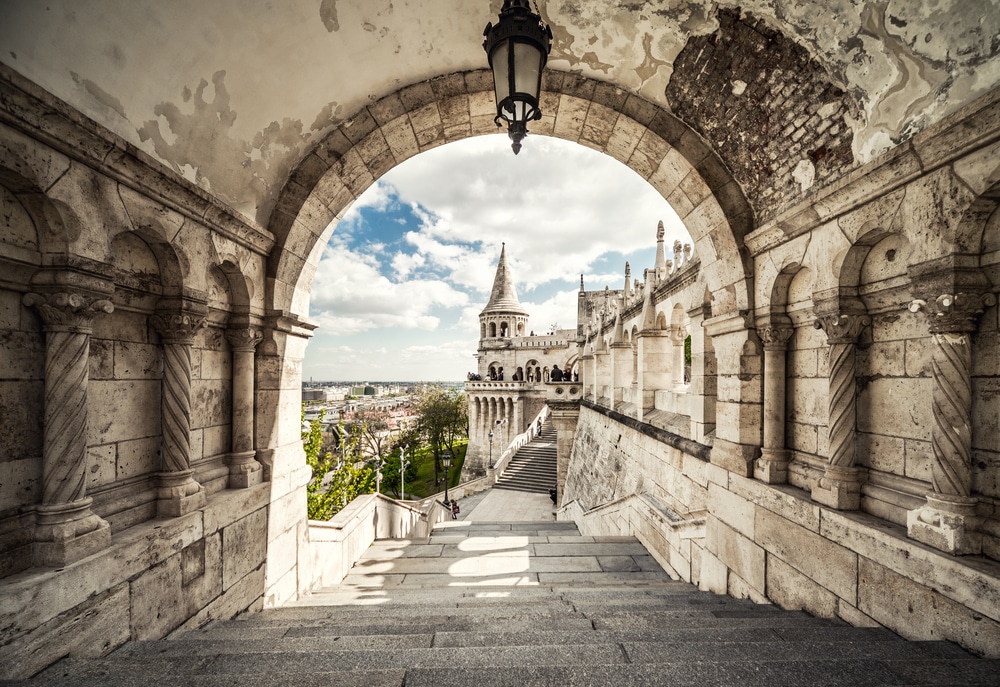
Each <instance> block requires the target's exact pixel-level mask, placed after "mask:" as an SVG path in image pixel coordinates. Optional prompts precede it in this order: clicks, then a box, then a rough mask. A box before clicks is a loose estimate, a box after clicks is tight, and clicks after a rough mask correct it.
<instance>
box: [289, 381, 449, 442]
mask: <svg viewBox="0 0 1000 687" xmlns="http://www.w3.org/2000/svg"><path fill="white" fill-rule="evenodd" d="M428 384H434V385H437V386H441V387H443V388H446V389H462V388H464V387H465V382H411V381H405V382H403V381H400V382H396V381H393V382H355V381H331V382H316V381H313V380H312V379H310V380H309V381H308V382H303V383H302V402H303V403H304V404H305V418H304V420H305V422H307V423H308V422H310V421H311V420H314V419H316V418H318V417H319V416H320V414H321V413H323V415H324V420H323V430H324V432H335V429H336V426H337V424H338V423H340V422H342V421H343V422H350V421H352V420H353V419H354V418H355V417H356V415H357V414H358V413H370V412H372V411H377V412H378V413H379V414H382V415H383V416H384V418H385V420H386V421H387V424H388V432H389V433H392V432H395V431H399V430H401V429H403V428H404V427H405V426H406V425H407V424H408V423H409V422H410V421H411V420H412V418H413V417H414V414H415V408H414V396H415V395H416V394H417V392H418V391H419V390H420V388H421V387H424V386H427V385H428ZM324 411H325V412H324Z"/></svg>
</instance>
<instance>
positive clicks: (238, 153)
mask: <svg viewBox="0 0 1000 687" xmlns="http://www.w3.org/2000/svg"><path fill="white" fill-rule="evenodd" d="M501 4H502V0H479V1H476V2H472V1H470V0H170V2H152V1H150V0H87V1H86V2H79V1H78V0H4V2H2V3H0V62H3V63H4V64H5V65H7V66H8V67H9V68H11V69H13V70H14V71H16V72H18V73H20V74H21V75H23V76H25V77H27V78H28V79H30V80H31V81H33V82H35V83H36V84H38V85H39V86H41V87H42V88H44V89H45V90H47V91H49V92H51V93H52V94H54V95H56V96H57V97H59V98H61V99H62V100H64V101H66V102H67V103H69V104H70V105H72V106H73V107H75V108H76V109H78V110H79V111H81V112H82V113H84V114H85V115H86V116H88V117H90V118H92V119H94V120H96V121H97V122H98V123H100V124H102V125H103V126H105V127H107V128H109V129H110V130H112V131H114V132H115V133H117V134H118V135H120V136H121V137H123V138H124V139H125V140H126V141H128V142H130V143H132V144H134V145H136V146H138V147H139V148H141V149H142V150H143V151H145V152H146V153H149V154H150V155H152V156H153V157H154V158H156V159H158V160H159V161H161V162H162V163H164V164H166V165H167V166H169V167H171V168H172V169H174V170H175V171H176V172H178V173H179V174H182V175H183V176H185V177H186V178H188V179H189V180H192V181H194V182H196V183H197V184H199V185H200V186H202V187H203V188H205V189H207V190H209V191H211V192H212V193H213V194H214V195H216V196H217V197H218V198H220V199H221V200H222V201H224V202H226V203H228V204H229V205H230V206H232V207H233V208H234V209H236V210H237V211H239V212H241V213H243V214H244V215H245V216H247V217H248V218H250V219H253V220H256V221H258V222H260V223H261V224H264V225H266V224H267V223H268V218H269V215H270V213H271V210H272V208H273V207H274V204H275V202H276V199H277V198H278V197H279V194H280V192H281V188H282V186H283V185H284V183H285V181H286V180H287V178H288V175H289V173H290V171H291V170H292V169H294V168H295V167H296V166H297V165H298V163H299V161H300V160H302V159H303V158H304V156H305V155H306V154H307V153H308V151H309V150H310V148H311V147H312V146H314V145H315V144H316V143H317V142H318V141H320V140H321V139H322V138H323V137H324V136H326V135H327V134H329V133H330V132H331V131H333V130H334V129H335V128H337V127H340V126H341V125H344V124H345V123H349V120H350V118H351V116H352V115H353V114H354V113H356V112H358V111H359V110H360V109H361V108H363V107H364V106H366V105H368V104H370V103H372V102H374V101H376V100H377V99H379V98H382V97H384V96H386V95H387V94H390V93H393V92H396V91H398V90H399V89H401V88H403V87H405V86H408V85H411V84H414V83H418V82H421V81H424V80H426V79H430V78H433V77H436V76H441V75H446V74H452V73H455V72H462V71H466V70H475V69H481V68H483V67H485V66H486V57H485V54H484V53H483V50H482V45H481V43H482V31H483V28H484V27H485V25H486V23H487V22H488V21H491V20H495V17H496V15H497V13H498V12H499V9H500V5H501ZM538 5H539V10H540V12H541V14H542V16H543V18H544V19H545V20H546V21H547V22H548V23H549V24H550V25H551V27H552V30H553V34H554V42H553V49H552V55H551V57H550V62H549V67H550V68H551V69H553V70H559V71H565V72H572V73H578V74H581V75H583V76H585V77H588V78H590V79H595V80H598V81H605V82H609V83H611V84H613V85H615V86H616V87H618V88H620V89H623V90H624V91H626V92H631V93H634V94H638V95H641V96H642V97H643V98H645V99H647V100H649V101H650V102H652V103H654V104H657V105H660V106H662V107H665V108H668V109H670V110H671V111H673V112H674V113H675V114H676V115H677V116H678V117H679V118H680V119H682V120H684V121H685V122H686V123H687V124H688V125H690V126H691V127H693V128H694V129H695V130H697V131H698V132H699V133H700V134H701V135H702V136H704V137H705V138H706V140H708V141H709V142H710V143H711V144H712V145H713V146H714V147H715V148H716V149H717V150H718V151H719V152H720V155H722V157H723V159H724V160H725V161H726V163H727V164H729V165H730V166H731V167H734V168H739V169H737V172H736V178H737V179H738V180H739V181H740V182H741V183H742V184H744V185H745V186H746V185H751V186H752V185H753V184H754V183H755V182H754V179H755V175H758V176H759V175H760V174H761V171H760V167H761V164H762V163H761V161H762V160H765V159H767V158H768V157H770V155H771V153H770V152H769V150H770V149H769V148H768V146H769V145H772V146H773V141H774V140H780V137H781V135H782V134H781V132H782V130H783V129H784V130H786V131H793V129H787V124H791V123H794V122H795V121H796V120H797V118H798V117H799V115H800V114H807V115H808V114H815V112H813V113H809V112H807V109H808V106H809V104H810V102H811V101H816V102H821V103H826V106H825V107H823V108H820V107H819V105H817V107H816V108H815V109H816V110H822V111H821V112H819V114H821V115H822V116H823V118H825V119H827V120H831V122H830V123H828V124H825V125H824V124H823V123H820V124H819V125H818V126H817V127H816V128H817V129H818V128H820V127H822V131H819V132H814V133H815V134H816V135H815V136H813V138H812V139H809V140H808V142H809V145H808V146H806V147H807V148H808V150H804V152H803V154H806V153H808V155H811V156H812V159H813V161H814V162H815V163H816V165H817V167H821V166H822V164H826V165H827V166H828V167H831V168H832V167H833V166H850V165H852V164H857V163H860V162H864V161H867V160H868V159H871V158H872V157H873V156H875V155H877V154H878V153H880V152H882V151H884V150H886V149H887V148H889V147H892V146H893V145H896V144H898V143H899V142H901V141H903V140H906V139H907V138H909V137H911V136H913V135H914V134H915V133H917V132H919V131H920V130H921V129H923V128H925V127H926V126H927V125H929V124H931V123H933V122H935V121H937V120H939V119H940V118H942V117H943V116H945V115H947V114H949V113H950V112H953V111H955V110H956V109H958V108H960V107H961V106H962V105H963V104H965V103H968V102H969V101H971V100H973V99H974V98H975V97H977V96H978V95H981V94H983V93H985V92H986V91H988V90H990V89H992V88H993V87H995V86H996V85H997V84H998V83H1000V56H998V52H1000V4H998V3H996V2H991V1H989V0H987V1H984V0H903V1H900V0H884V1H882V2H877V3H876V2H852V1H851V0H748V1H747V2H743V3H739V4H736V3H731V2H720V3H712V2H703V1H700V0H697V1H693V2H685V1H684V0H652V1H648V2H628V1H626V0H617V1H609V0H572V1H569V0H538ZM720 90H721V91H722V92H723V93H724V95H725V96H726V98H725V99H720V98H719V97H716V96H718V93H719V91H720ZM713 98H714V100H713ZM734 98H737V99H741V100H734ZM817 99H818V100H817ZM720 108H721V109H720ZM780 108H784V110H783V111H782V112H780V113H779V112H778V109H780ZM778 114H781V115H782V116H781V117H779V116H777V115H778ZM803 121H805V120H803ZM831 130H832V132H833V133H832V135H824V132H826V133H829V132H830V131H831ZM786 135H788V134H786ZM793 143H794V142H790V143H789V146H791V145H792V144H793ZM754 146H756V149H755V150H757V152H756V153H754V154H745V151H744V149H746V150H750V149H751V148H753V147H754ZM754 155H756V156H757V157H754ZM758 158H759V159H758ZM771 159H772V160H773V158H771ZM824 160H825V163H824V162H823V161H824ZM792 163H794V160H789V161H788V164H787V165H786V167H789V168H787V169H786V168H785V167H781V166H780V165H777V166H776V165H772V166H771V167H770V168H768V169H767V170H765V171H766V172H767V174H772V175H773V174H774V173H775V172H776V171H781V172H782V173H784V174H787V175H791V174H792V173H793V172H794V170H793V169H791V168H790V165H791V164H792ZM749 195H750V197H751V199H753V200H755V201H759V202H760V203H763V204H766V203H767V202H768V201H767V199H766V198H759V199H758V198H755V197H754V194H753V193H752V192H751V193H750V194H749Z"/></svg>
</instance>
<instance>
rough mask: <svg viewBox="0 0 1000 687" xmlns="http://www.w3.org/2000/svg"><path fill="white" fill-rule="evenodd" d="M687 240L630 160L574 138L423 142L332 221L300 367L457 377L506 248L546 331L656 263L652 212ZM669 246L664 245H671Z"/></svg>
mask: <svg viewBox="0 0 1000 687" xmlns="http://www.w3.org/2000/svg"><path fill="white" fill-rule="evenodd" d="M660 220H663V223H664V225H665V227H666V243H667V252H668V254H669V252H670V251H671V246H672V244H673V241H674V239H680V240H681V241H685V242H687V241H690V239H689V238H688V236H687V233H686V231H685V229H684V226H683V225H682V224H681V223H680V221H679V220H678V219H677V216H676V215H675V214H674V212H673V210H672V209H671V208H670V206H669V205H668V204H667V202H666V201H665V200H663V198H662V197H661V196H660V195H659V194H658V193H657V192H656V191H654V190H653V188H652V187H651V186H650V185H649V184H648V183H646V182H645V181H644V180H643V179H641V178H640V177H639V176H638V175H636V174H635V173H634V172H633V171H632V170H630V169H629V168H628V167H626V166H624V165H622V164H621V163H619V162H617V161H616V160H613V159H612V158H610V157H608V156H606V155H603V154H601V153H598V152H596V151H593V150H590V149H589V148H585V147H583V146H580V145H577V144H575V143H569V142H566V141H563V140H560V139H555V138H547V137H543V136H529V137H528V139H526V141H525V143H524V148H523V149H522V150H521V153H520V155H518V156H516V157H515V156H514V155H513V153H512V152H511V150H510V141H509V139H508V138H507V136H506V135H503V134H497V135H494V136H480V137H477V138H470V139H465V140H463V141H459V142H456V143H451V144H448V145H445V146H441V147H439V148H435V149H433V150H430V151H427V152H425V153H421V154H420V155H417V156H415V157H413V158H410V159H409V160H407V161H406V162H404V163H402V164H401V165H399V166H397V167H396V168H394V169H393V170H391V171H390V172H389V173H388V174H386V175H385V176H384V177H382V178H381V179H380V180H379V181H378V182H376V183H375V184H374V185H373V186H372V187H371V188H369V189H368V191H366V192H365V193H364V194H363V195H362V196H361V197H360V198H359V199H358V200H357V202H355V204H354V205H353V206H352V207H351V208H350V209H349V211H348V213H347V214H346V216H345V217H344V219H343V220H341V221H340V223H339V224H337V225H336V227H334V229H333V231H332V233H330V234H329V240H328V245H327V247H326V250H325V252H324V255H323V259H322V261H321V263H320V266H319V269H318V270H317V273H316V278H315V280H314V281H313V286H312V300H311V304H310V315H311V317H312V318H313V319H315V320H316V321H318V322H319V325H320V328H319V329H318V330H317V331H316V333H315V335H314V336H313V338H312V340H311V341H310V343H309V346H308V348H307V350H306V357H305V361H304V362H303V378H304V379H306V380H308V379H313V380H314V381H339V380H344V381H346V380H353V381H370V382H377V381H460V380H464V379H465V374H466V372H468V371H470V370H475V369H476V361H475V358H473V354H474V353H475V352H476V344H477V341H478V338H479V313H480V311H481V310H482V309H483V307H485V305H486V303H487V301H488V300H489V293H490V288H491V287H492V285H493V277H494V275H495V272H496V264H497V259H498V258H499V256H500V247H501V243H503V242H506V244H507V259H508V262H509V264H510V268H511V272H512V275H513V277H514V280H515V287H516V289H517V295H518V298H519V299H520V301H521V304H522V305H523V306H524V308H525V309H526V310H527V311H528V312H529V313H530V315H531V319H530V320H529V322H528V327H529V328H530V329H533V330H534V331H535V332H537V333H539V334H541V333H543V332H546V331H548V330H549V328H550V326H551V325H552V324H558V325H559V326H560V327H562V328H568V327H575V326H576V294H577V291H578V289H579V285H580V275H581V274H583V277H584V283H585V285H586V288H587V289H588V290H593V289H603V288H604V286H605V285H609V286H611V287H612V288H621V286H622V284H623V282H624V272H625V261H626V260H628V261H629V262H630V263H631V265H632V274H633V275H634V276H639V277H641V276H642V270H643V269H644V268H646V267H652V265H653V260H654V256H655V253H656V225H657V222H658V221H660ZM668 257H669V255H668Z"/></svg>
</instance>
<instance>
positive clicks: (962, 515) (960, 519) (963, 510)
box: [906, 293, 996, 554]
mask: <svg viewBox="0 0 1000 687" xmlns="http://www.w3.org/2000/svg"><path fill="white" fill-rule="evenodd" d="M994 303H996V299H995V298H994V296H993V295H992V294H975V293H958V294H955V295H944V296H939V297H938V298H937V299H936V300H935V301H933V302H930V303H928V302H925V301H914V302H913V303H912V304H911V305H910V310H911V311H913V312H917V311H918V310H923V311H924V312H925V313H926V314H927V316H928V318H929V319H930V332H931V335H932V337H933V340H934V350H933V355H932V359H931V366H932V370H933V374H934V392H933V396H932V401H931V402H932V408H933V411H934V427H933V429H932V430H931V446H932V448H933V451H934V464H933V465H932V466H931V480H932V486H933V489H934V491H933V492H931V493H930V494H927V504H926V505H924V506H922V507H921V508H917V509H915V510H912V511H910V512H909V513H907V519H906V526H907V527H906V529H907V534H908V536H909V537H910V538H912V539H916V540H917V541H921V542H923V543H925V544H929V545H930V546H933V547H935V548H937V549H940V550H942V551H946V552H948V553H952V554H977V553H980V552H981V551H982V534H981V533H980V532H978V531H977V527H978V525H979V518H978V517H977V513H976V506H977V504H978V499H976V498H975V497H974V496H973V495H972V345H971V341H970V334H971V333H972V332H974V331H975V330H976V320H977V319H978V317H979V315H981V314H982V313H983V310H985V309H986V307H988V306H990V305H993V304H994Z"/></svg>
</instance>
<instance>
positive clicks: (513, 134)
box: [483, 0, 552, 155]
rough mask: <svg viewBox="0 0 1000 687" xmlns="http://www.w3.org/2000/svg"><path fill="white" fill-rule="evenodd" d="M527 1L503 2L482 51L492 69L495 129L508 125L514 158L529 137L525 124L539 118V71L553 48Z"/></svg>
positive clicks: (549, 32) (486, 33)
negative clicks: (495, 100) (503, 123)
mask: <svg viewBox="0 0 1000 687" xmlns="http://www.w3.org/2000/svg"><path fill="white" fill-rule="evenodd" d="M528 2H529V0H504V3H503V8H502V9H501V10H500V20H499V21H498V22H497V24H496V26H494V25H493V23H492V22H490V23H488V24H487V25H486V30H485V31H483V35H484V36H486V40H485V41H483V48H484V49H485V50H486V54H487V56H489V60H490V69H492V70H493V86H494V88H495V89H496V96H497V116H496V117H495V118H494V120H493V121H495V122H496V125H497V127H498V128H499V127H501V126H503V125H502V124H501V122H507V135H509V136H510V140H511V141H513V143H512V144H511V148H513V150H514V154H515V155H517V154H518V152H520V150H521V141H522V140H524V137H525V136H527V135H528V122H530V121H533V120H536V119H541V118H542V111H541V110H540V109H539V108H538V96H539V93H540V92H541V90H542V69H544V68H545V62H546V60H547V59H548V56H549V50H551V49H552V29H550V28H549V27H548V26H547V25H546V24H544V23H543V22H542V18H541V16H539V15H538V14H537V13H536V12H532V11H531V7H530V6H529V4H528Z"/></svg>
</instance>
